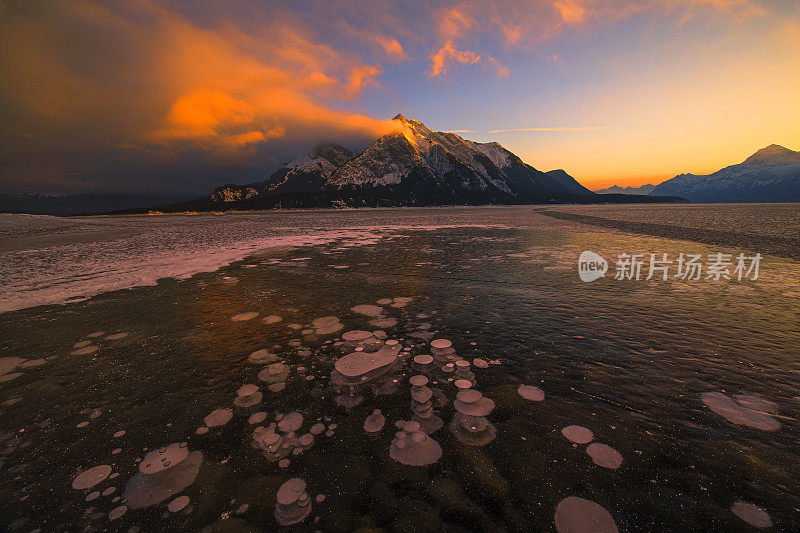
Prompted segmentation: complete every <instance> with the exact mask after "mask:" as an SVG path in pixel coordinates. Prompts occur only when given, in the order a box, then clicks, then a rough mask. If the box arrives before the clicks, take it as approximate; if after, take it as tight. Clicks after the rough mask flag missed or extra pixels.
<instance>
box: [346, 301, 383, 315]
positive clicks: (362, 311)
mask: <svg viewBox="0 0 800 533" xmlns="http://www.w3.org/2000/svg"><path fill="white" fill-rule="evenodd" d="M350 310H351V311H352V312H354V313H357V314H359V315H365V316H369V317H373V318H377V317H378V316H380V314H381V313H383V307H378V306H377V305H370V304H362V305H356V306H355V307H351V308H350Z"/></svg>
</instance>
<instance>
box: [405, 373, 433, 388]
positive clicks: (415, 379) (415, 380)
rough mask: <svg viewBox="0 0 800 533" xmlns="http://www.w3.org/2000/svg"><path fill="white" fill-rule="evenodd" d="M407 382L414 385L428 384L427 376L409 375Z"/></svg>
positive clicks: (422, 385)
mask: <svg viewBox="0 0 800 533" xmlns="http://www.w3.org/2000/svg"><path fill="white" fill-rule="evenodd" d="M408 382H409V383H411V385H412V386H414V387H424V386H425V385H427V384H428V377H427V376H419V375H417V376H411V377H410V378H409V379H408Z"/></svg>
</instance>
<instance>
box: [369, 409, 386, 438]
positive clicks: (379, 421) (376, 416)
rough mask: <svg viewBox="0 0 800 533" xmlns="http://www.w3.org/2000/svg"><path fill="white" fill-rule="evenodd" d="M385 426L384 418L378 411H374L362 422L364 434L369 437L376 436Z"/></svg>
mask: <svg viewBox="0 0 800 533" xmlns="http://www.w3.org/2000/svg"><path fill="white" fill-rule="evenodd" d="M385 424H386V417H385V416H383V414H381V410H380V409H375V410H374V411H373V412H372V414H371V415H369V416H368V417H367V419H366V420H365V421H364V432H366V434H367V435H370V436H374V435H377V434H378V433H380V432H381V430H382V429H383V426H384V425H385Z"/></svg>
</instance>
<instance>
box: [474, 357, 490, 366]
mask: <svg viewBox="0 0 800 533" xmlns="http://www.w3.org/2000/svg"><path fill="white" fill-rule="evenodd" d="M472 364H473V366H474V367H475V368H489V362H488V361H487V360H486V359H480V358H475V359H473V360H472Z"/></svg>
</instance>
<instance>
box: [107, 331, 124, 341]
mask: <svg viewBox="0 0 800 533" xmlns="http://www.w3.org/2000/svg"><path fill="white" fill-rule="evenodd" d="M127 336H128V333H126V332H122V333H114V334H113V335H109V336H108V337H106V339H108V340H112V341H118V340H120V339H124V338H125V337H127Z"/></svg>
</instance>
